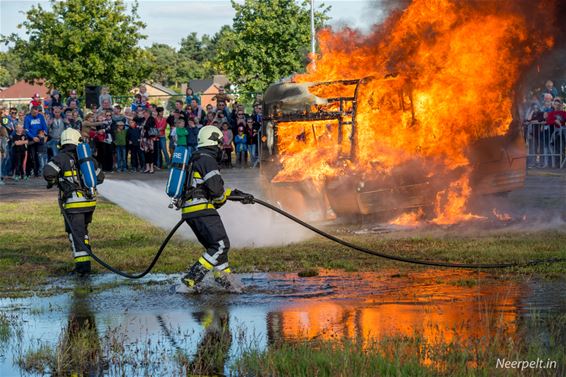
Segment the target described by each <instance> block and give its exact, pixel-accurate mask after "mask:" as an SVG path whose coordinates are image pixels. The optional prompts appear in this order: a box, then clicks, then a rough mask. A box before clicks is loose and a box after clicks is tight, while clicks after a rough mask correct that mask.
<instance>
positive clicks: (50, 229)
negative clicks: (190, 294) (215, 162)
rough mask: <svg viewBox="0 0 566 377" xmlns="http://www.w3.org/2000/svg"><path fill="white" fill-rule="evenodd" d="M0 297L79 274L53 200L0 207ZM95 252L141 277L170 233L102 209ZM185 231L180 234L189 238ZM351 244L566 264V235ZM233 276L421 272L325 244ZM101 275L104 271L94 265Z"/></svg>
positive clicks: (254, 259) (182, 256)
mask: <svg viewBox="0 0 566 377" xmlns="http://www.w3.org/2000/svg"><path fill="white" fill-rule="evenodd" d="M0 224H2V230H1V231H0V269H1V270H2V274H0V294H2V291H11V292H12V293H14V290H15V289H17V288H18V287H26V286H34V285H37V284H41V283H44V282H45V281H46V280H47V278H49V277H53V276H63V275H65V274H67V273H68V272H69V271H71V270H72V268H73V261H72V257H71V251H70V247H69V242H68V239H67V236H66V233H65V232H64V226H63V219H62V216H61V215H60V213H59V210H58V207H57V204H56V203H55V202H54V201H51V200H26V201H22V202H10V203H0ZM89 230H90V235H91V243H92V246H93V249H94V251H95V252H96V254H97V255H98V256H100V257H101V258H102V259H104V260H106V261H107V262H108V263H110V264H112V265H113V266H116V267H117V268H119V269H122V270H126V271H130V272H139V271H141V270H143V269H144V268H145V267H146V266H147V265H148V264H149V262H150V261H151V259H152V257H153V256H154V254H155V252H156V250H157V248H158V247H159V245H160V244H161V242H162V240H163V238H164V237H165V235H166V233H167V232H165V231H163V230H161V229H159V228H156V227H154V226H153V225H151V224H149V223H148V222H146V221H144V220H141V219H139V218H137V217H135V216H132V215H130V214H128V213H127V212H125V211H124V210H123V209H121V208H120V207H118V206H116V205H114V204H111V203H108V202H101V203H99V205H98V207H97V210H96V212H95V214H94V221H93V224H91V226H90V228H89ZM189 231H190V230H189V229H188V227H186V226H183V227H182V228H181V230H180V232H189ZM339 236H340V237H343V238H345V239H347V240H348V241H351V242H354V243H357V244H360V245H362V246H366V247H370V248H373V249H377V250H380V251H382V252H385V253H391V254H395V255H401V256H404V257H411V258H420V259H429V260H440V261H454V262H456V261H458V262H466V263H492V262H493V263H497V262H508V261H512V262H513V261H518V262H521V261H528V260H530V259H534V258H550V257H566V231H538V232H528V231H524V232H517V231H515V232H509V233H502V231H499V232H498V233H496V234H491V235H489V234H488V235H485V236H482V235H476V236H465V235H464V236H458V235H447V234H446V233H443V234H442V235H439V236H414V235H413V234H412V233H408V232H405V233H400V234H393V236H392V235H387V236H382V235H376V234H365V235H356V234H352V233H346V234H339ZM201 252H202V248H201V246H200V245H198V244H196V243H195V242H190V241H186V240H182V239H180V238H174V239H173V240H172V241H171V242H170V244H169V245H168V247H167V248H166V250H165V251H164V253H163V255H162V257H161V259H160V260H159V262H158V264H157V265H156V267H155V269H154V272H164V273H173V272H180V271H183V270H185V269H186V268H187V266H188V265H189V264H190V263H192V262H193V261H194V260H195V259H196V258H197V257H198V256H199V255H200V254H201ZM230 261H231V264H232V266H233V268H234V270H236V271H239V272H250V271H288V272H298V271H315V270H319V269H342V270H345V271H372V270H373V271H375V270H379V269H382V268H392V267H394V268H403V269H412V268H418V267H414V266H412V265H405V264H400V263H397V262H392V261H388V260H384V259H381V258H377V257H374V256H369V255H365V254H361V253H358V252H355V251H352V250H349V249H347V248H345V247H342V246H339V245H337V244H335V243H332V242H331V241H328V240H326V239H323V238H321V237H318V236H316V237H313V238H312V239H310V240H308V241H305V242H300V243H296V244H293V245H287V246H282V247H258V248H240V249H236V248H234V249H232V250H231V252H230ZM95 270H96V271H98V272H103V271H105V270H104V269H103V268H101V267H100V266H95ZM563 270H564V264H563V263H562V264H554V265H539V266H532V267H525V268H515V269H512V270H511V271H513V272H520V273H526V274H532V273H538V274H543V275H545V276H546V277H553V276H562V274H563Z"/></svg>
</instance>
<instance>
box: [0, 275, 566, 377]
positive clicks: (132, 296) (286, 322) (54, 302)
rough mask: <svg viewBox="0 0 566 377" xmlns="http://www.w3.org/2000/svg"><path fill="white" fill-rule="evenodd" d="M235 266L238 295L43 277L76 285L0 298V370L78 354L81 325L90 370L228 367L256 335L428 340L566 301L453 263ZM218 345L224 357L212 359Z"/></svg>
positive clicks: (261, 340) (268, 340) (171, 280)
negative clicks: (1, 330) (313, 272)
mask: <svg viewBox="0 0 566 377" xmlns="http://www.w3.org/2000/svg"><path fill="white" fill-rule="evenodd" d="M239 276H240V278H241V280H242V282H243V284H244V286H245V287H247V291H246V292H245V293H243V294H240V295H229V294H222V293H216V294H210V295H201V296H191V295H185V294H178V293H177V294H176V293H174V289H172V287H174V285H175V284H177V282H178V279H179V276H177V275H153V276H150V277H147V278H145V279H143V280H141V281H138V282H135V283H130V282H128V284H120V283H121V282H122V283H125V281H123V280H121V279H120V278H116V277H114V276H112V275H102V276H97V277H94V278H93V279H92V280H91V282H90V283H77V282H75V281H73V280H69V279H59V280H56V281H54V282H53V283H52V284H51V285H50V287H47V288H49V289H53V288H55V287H59V288H60V289H63V290H65V289H69V291H67V292H65V293H61V294H57V295H51V296H47V297H37V296H36V297H28V298H18V299H8V298H4V299H0V313H4V315H6V316H10V317H11V318H17V322H18V323H19V324H21V326H20V327H19V331H16V332H15V333H14V334H13V335H12V336H11V337H10V338H9V339H8V340H7V341H5V342H3V343H1V342H0V375H1V376H11V375H20V374H22V373H23V371H22V370H21V369H20V367H19V366H18V364H17V360H18V358H19V357H21V356H23V355H26V353H28V351H29V350H37V349H38V348H39V347H40V346H41V345H44V346H49V347H52V348H53V349H57V347H59V349H60V350H61V351H60V354H62V355H63V356H61V357H60V359H61V360H72V356H73V355H72V350H73V349H76V346H74V345H75V344H77V342H78V340H77V339H82V338H81V336H83V335H84V334H85V332H87V333H88V332H90V333H89V334H90V336H91V338H92V339H90V343H91V345H92V347H93V348H94V350H91V352H90V356H92V357H93V359H96V360H97V361H96V362H93V363H91V365H87V366H84V365H83V368H85V369H84V370H82V372H83V373H85V374H91V375H97V374H96V373H100V372H102V373H104V374H122V373H124V374H125V375H144V374H149V375H175V374H184V373H183V371H184V369H183V368H184V366H183V365H186V363H189V364H191V365H192V366H191V367H192V368H194V367H195V365H197V366H198V365H199V363H201V364H203V365H207V366H208V368H212V369H211V370H206V371H205V372H207V373H211V372H216V373H226V374H228V373H229V371H230V366H231V365H232V363H233V362H234V361H235V360H236V359H237V357H238V356H239V355H240V354H241V352H242V349H243V347H245V346H246V345H251V344H253V345H254V346H255V347H258V348H260V349H265V347H267V346H268V345H270V344H273V343H275V342H280V341H291V342H292V341H297V340H303V339H329V340H330V339H337V338H343V337H346V338H350V339H369V338H381V337H384V336H390V335H407V336H412V335H414V334H415V333H416V332H419V333H421V334H422V336H423V337H424V340H425V342H427V343H434V342H437V341H440V340H442V341H445V342H449V341H450V340H451V339H452V338H454V337H458V338H459V339H467V338H477V337H490V336H492V335H493V334H494V333H495V332H497V331H499V332H501V331H504V332H505V334H507V335H509V336H515V335H517V334H519V332H520V331H519V330H520V329H519V326H521V323H522V322H523V321H521V319H523V318H525V317H528V316H530V315H533V313H536V315H545V314H548V313H563V312H564V311H566V293H565V292H566V289H565V288H566V280H560V281H525V282H517V281H506V280H497V279H496V278H494V277H493V276H490V275H488V274H484V273H478V272H466V271H448V270H421V271H417V272H410V273H408V274H399V273H398V272H397V271H381V272H378V273H342V272H336V271H324V272H323V273H322V274H321V275H320V276H317V277H311V278H299V277H297V275H296V274H284V273H277V274H266V273H262V274H243V275H239ZM101 288H104V289H101ZM495 323H497V324H495ZM501 324H503V325H504V329H503V330H502V327H501ZM211 345H214V347H216V348H215V350H216V351H215V352H219V351H220V352H221V353H222V356H221V357H215V358H214V360H212V359H210V352H209V351H210V348H211ZM67 354H68V355H67ZM65 355H66V356H65ZM207 357H208V359H207ZM179 360H184V362H185V364H183V363H181V362H180V361H179ZM69 363H70V365H71V364H72V363H71V362H70V361H69ZM87 364H88V363H87ZM67 372H69V371H67ZM31 375H33V374H31Z"/></svg>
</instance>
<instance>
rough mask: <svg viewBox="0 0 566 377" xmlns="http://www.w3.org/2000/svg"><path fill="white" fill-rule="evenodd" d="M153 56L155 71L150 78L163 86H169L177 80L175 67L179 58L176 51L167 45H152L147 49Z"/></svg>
mask: <svg viewBox="0 0 566 377" xmlns="http://www.w3.org/2000/svg"><path fill="white" fill-rule="evenodd" d="M147 52H148V53H150V54H151V55H152V56H153V62H154V64H155V69H154V70H153V73H152V74H151V76H150V78H151V80H152V81H155V82H159V83H160V84H161V85H164V86H171V85H173V84H174V83H175V81H176V80H177V66H178V60H179V57H178V55H177V51H175V49H174V48H173V47H171V46H169V45H166V44H161V43H154V44H152V45H151V47H148V48H147Z"/></svg>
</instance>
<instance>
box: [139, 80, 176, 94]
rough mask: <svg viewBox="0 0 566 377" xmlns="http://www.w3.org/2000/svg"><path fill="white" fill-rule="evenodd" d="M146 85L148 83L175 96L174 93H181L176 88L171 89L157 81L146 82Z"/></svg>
mask: <svg viewBox="0 0 566 377" xmlns="http://www.w3.org/2000/svg"><path fill="white" fill-rule="evenodd" d="M145 85H147V86H153V87H154V88H155V89H157V90H160V91H162V92H163V93H165V94H169V95H170V96H174V95H176V94H179V93H177V92H176V91H174V90H172V89H169V88H167V87H165V86H163V85H161V84H159V83H156V82H151V83H149V82H147V83H145Z"/></svg>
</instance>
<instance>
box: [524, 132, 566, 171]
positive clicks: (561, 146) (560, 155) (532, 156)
mask: <svg viewBox="0 0 566 377" xmlns="http://www.w3.org/2000/svg"><path fill="white" fill-rule="evenodd" d="M524 136H525V142H526V144H527V165H528V167H530V168H535V167H540V168H555V169H563V168H565V167H566V127H554V126H552V125H548V124H546V123H544V122H526V123H525V125H524Z"/></svg>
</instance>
